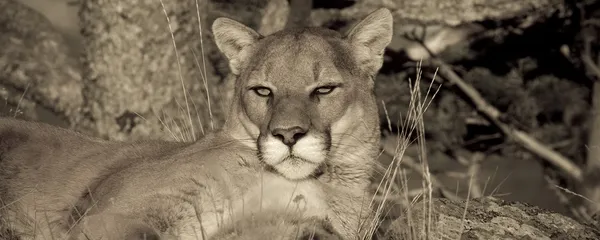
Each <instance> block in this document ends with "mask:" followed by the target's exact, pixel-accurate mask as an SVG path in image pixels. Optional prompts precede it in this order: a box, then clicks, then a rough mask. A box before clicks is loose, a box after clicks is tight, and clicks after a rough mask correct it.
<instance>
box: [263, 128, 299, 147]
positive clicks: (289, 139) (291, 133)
mask: <svg viewBox="0 0 600 240" xmlns="http://www.w3.org/2000/svg"><path fill="white" fill-rule="evenodd" d="M306 132H307V130H306V129H305V128H302V127H291V128H276V129H273V130H272V131H271V134H272V135H273V136H274V137H275V138H277V139H279V140H281V141H282V142H283V143H284V144H285V145H288V146H289V147H291V146H294V144H296V142H297V141H298V140H300V138H302V137H304V135H306Z"/></svg>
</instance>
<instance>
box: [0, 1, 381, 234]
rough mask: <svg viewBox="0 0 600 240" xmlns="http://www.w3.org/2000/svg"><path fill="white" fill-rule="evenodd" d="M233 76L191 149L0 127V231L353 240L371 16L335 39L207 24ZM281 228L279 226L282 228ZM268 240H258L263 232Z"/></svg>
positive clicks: (367, 121)
mask: <svg viewBox="0 0 600 240" xmlns="http://www.w3.org/2000/svg"><path fill="white" fill-rule="evenodd" d="M212 30H213V33H214V37H215V41H216V43H217V46H218V48H219V49H220V50H221V52H222V53H223V54H224V55H225V57H226V58H227V59H228V61H229V67H230V69H231V72H232V74H233V75H235V78H236V84H235V94H234V97H233V100H232V102H231V107H230V112H229V115H228V118H227V121H226V122H225V124H224V127H223V128H222V129H221V130H219V131H217V132H215V133H211V134H209V135H207V136H205V137H204V138H202V139H200V140H198V141H196V142H193V143H176V142H160V141H142V142H116V141H105V140H100V139H96V138H92V137H87V136H84V135H81V134H78V133H76V132H73V131H70V130H66V129H61V128H56V127H51V126H49V125H46V124H41V123H33V122H26V121H20V120H14V119H8V118H4V119H0V236H1V234H3V233H6V232H11V233H13V234H14V235H17V236H20V237H21V238H23V239H100V238H102V239H207V238H211V239H213V238H214V239H253V237H252V236H255V237H254V239H256V238H263V237H264V236H268V234H273V233H274V232H278V233H280V234H281V235H280V236H279V237H277V238H280V239H312V236H313V234H316V236H315V239H317V238H318V239H338V238H342V239H356V238H362V237H363V235H365V234H367V232H368V231H367V230H368V228H369V227H371V226H372V225H373V224H374V221H372V219H370V216H371V208H370V207H369V203H370V199H371V195H369V193H368V192H367V190H366V189H367V186H368V184H369V177H370V175H371V172H372V171H373V164H374V161H375V159H376V158H377V153H378V150H379V119H378V113H377V106H376V100H375V96H374V90H373V85H374V76H375V74H376V73H377V71H378V70H379V68H380V67H381V65H382V62H383V52H384V49H385V48H386V46H387V44H388V43H389V42H390V40H391V37H392V17H391V14H390V12H389V10H387V9H380V10H377V11H375V12H373V13H371V14H370V15H368V16H367V17H366V18H365V19H364V20H362V21H361V22H360V23H358V24H357V25H356V26H354V28H352V29H351V30H350V31H349V32H348V34H346V35H345V36H342V35H341V34H339V33H338V32H336V31H333V30H327V29H321V28H305V29H297V30H284V31H280V32H277V33H274V34H272V35H269V36H261V35H260V34H258V33H257V32H255V31H254V30H252V29H250V28H248V27H246V26H244V25H242V24H241V23H238V22H236V21H234V20H231V19H227V18H219V19H217V20H215V22H214V23H213V28H212ZM286 230H287V231H286ZM269 238H270V237H269Z"/></svg>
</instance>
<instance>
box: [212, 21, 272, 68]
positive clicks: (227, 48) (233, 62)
mask: <svg viewBox="0 0 600 240" xmlns="http://www.w3.org/2000/svg"><path fill="white" fill-rule="evenodd" d="M212 31H213V35H214V38H215V43H216V44H217V47H218V48H219V50H220V51H221V52H222V53H223V54H224V55H225V57H227V60H229V68H230V69H231V72H232V73H233V74H236V75H237V74H239V72H240V68H241V67H242V64H243V62H244V61H245V60H246V59H245V58H246V57H247V56H245V54H244V51H245V50H248V48H249V47H251V46H252V45H253V44H254V43H256V42H257V41H258V39H260V38H261V35H260V34H258V33H257V32H256V31H254V30H252V29H251V28H249V27H246V26H245V25H244V24H241V23H239V22H237V21H235V20H232V19H229V18H224V17H221V18H217V19H216V20H215V21H214V22H213V24H212Z"/></svg>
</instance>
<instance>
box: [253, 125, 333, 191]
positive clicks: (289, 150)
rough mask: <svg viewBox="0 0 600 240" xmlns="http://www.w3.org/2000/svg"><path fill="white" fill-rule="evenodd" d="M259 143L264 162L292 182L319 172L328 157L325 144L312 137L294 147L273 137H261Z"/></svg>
mask: <svg viewBox="0 0 600 240" xmlns="http://www.w3.org/2000/svg"><path fill="white" fill-rule="evenodd" d="M259 143H260V144H259V149H260V153H261V158H262V160H263V161H264V162H265V163H266V164H268V165H270V166H271V167H273V168H274V169H275V170H277V172H278V173H280V174H281V175H283V176H284V177H286V178H288V179H292V180H297V179H304V178H307V177H309V176H311V175H312V174H313V173H315V172H317V170H318V169H319V167H320V166H321V165H322V164H323V163H324V162H325V157H326V156H327V150H326V149H327V148H326V147H325V142H324V141H323V140H321V139H319V138H317V137H315V136H311V135H307V136H305V137H303V138H301V139H300V140H299V141H298V142H297V143H296V144H294V145H293V146H292V147H288V146H287V145H285V144H284V143H283V142H281V141H280V140H279V139H277V138H274V137H272V136H267V137H261V138H260V140H259Z"/></svg>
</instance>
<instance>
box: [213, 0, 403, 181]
mask: <svg viewBox="0 0 600 240" xmlns="http://www.w3.org/2000/svg"><path fill="white" fill-rule="evenodd" d="M392 25H393V24H392V17H391V14H390V12H389V10H387V9H380V10H377V11H375V12H373V13H371V14H370V15H368V16H367V17H366V18H365V19H363V20H362V21H361V22H359V23H358V24H357V25H355V26H354V27H353V28H352V29H351V30H350V31H349V32H348V33H347V34H346V35H342V34H340V33H338V32H336V31H333V30H329V29H323V28H304V29H293V30H283V31H280V32H277V33H274V34H272V35H269V36H261V35H260V34H258V33H257V32H255V31H254V30H252V29H250V28H248V27H246V26H244V25H243V24H241V23H239V22H236V21H234V20H231V19H228V18H219V19H217V20H215V22H214V23H213V28H212V29H213V33H214V37H215V41H216V44H217V46H218V48H219V49H220V50H221V52H222V53H223V54H224V55H225V56H226V57H227V59H228V60H229V67H230V69H231V72H232V74H234V75H235V76H236V78H237V80H236V81H237V82H236V83H235V84H236V85H235V93H234V96H233V100H232V104H231V109H230V115H229V117H228V120H227V123H226V124H225V127H224V129H225V130H226V131H229V132H230V133H231V134H232V135H233V136H234V137H236V138H238V139H250V140H252V141H250V142H252V144H253V145H254V146H253V147H256V148H257V150H258V151H259V154H260V157H261V159H262V160H263V161H264V162H265V163H266V164H268V165H269V166H271V167H272V168H273V169H275V170H276V171H277V172H279V173H280V174H282V175H283V176H285V177H287V178H289V179H304V178H307V177H310V176H313V175H315V173H317V172H319V171H320V169H323V168H322V167H328V166H349V167H354V169H355V168H365V169H368V167H367V166H366V165H369V164H368V163H369V162H372V161H373V160H374V159H375V156H374V154H376V152H377V149H378V140H379V118H378V114H377V105H376V100H375V96H374V91H373V85H374V82H373V81H374V76H375V74H376V73H377V71H378V70H379V68H381V65H382V62H383V52H384V49H385V47H386V46H387V45H388V43H389V42H390V40H391V38H392Z"/></svg>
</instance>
